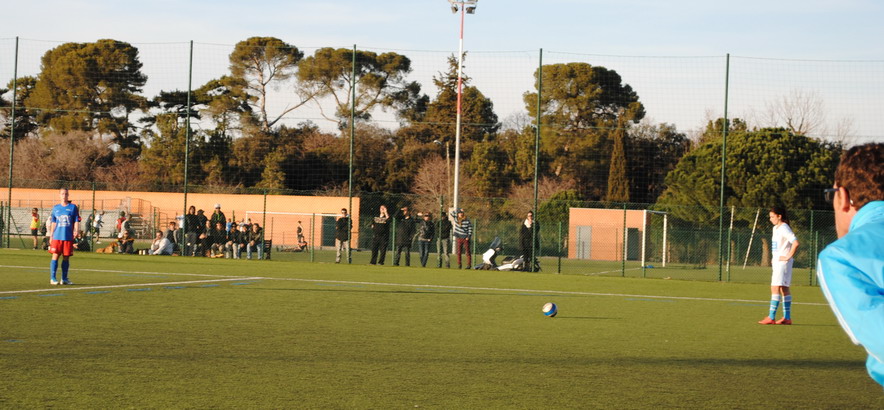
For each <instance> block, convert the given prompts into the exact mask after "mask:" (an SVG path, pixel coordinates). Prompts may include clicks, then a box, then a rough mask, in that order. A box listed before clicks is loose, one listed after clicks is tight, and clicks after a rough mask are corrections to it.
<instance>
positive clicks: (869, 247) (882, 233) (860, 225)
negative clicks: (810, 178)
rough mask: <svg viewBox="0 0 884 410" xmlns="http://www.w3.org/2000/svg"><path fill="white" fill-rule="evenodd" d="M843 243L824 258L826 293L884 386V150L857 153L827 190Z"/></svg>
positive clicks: (869, 147) (875, 147) (844, 161)
mask: <svg viewBox="0 0 884 410" xmlns="http://www.w3.org/2000/svg"><path fill="white" fill-rule="evenodd" d="M826 200H827V201H829V202H831V203H832V207H833V209H834V210H835V230H836V232H837V234H838V238H839V239H838V240H837V241H835V242H833V243H832V244H830V245H829V246H827V247H826V248H825V249H823V251H822V252H820V255H819V270H818V272H817V276H818V277H819V282H820V288H821V289H822V290H823V293H824V294H825V295H826V299H828V300H829V305H830V306H831V307H832V310H833V311H834V312H835V316H836V317H837V318H838V322H839V323H840V324H841V327H842V328H844V331H845V332H847V335H848V336H849V337H850V340H852V341H853V343H855V344H857V345H861V346H862V347H864V348H865V349H866V352H868V354H869V357H868V359H867V360H866V368H867V369H868V371H869V375H870V376H872V379H874V380H875V381H876V382H878V383H879V384H881V385H882V386H884V144H882V143H877V144H865V145H860V146H856V147H853V148H851V149H850V150H849V151H847V152H846V153H845V154H844V156H843V157H842V158H841V163H840V164H839V165H838V169H837V170H836V171H835V185H834V187H832V188H830V189H827V190H826Z"/></svg>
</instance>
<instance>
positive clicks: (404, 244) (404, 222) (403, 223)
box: [393, 206, 416, 266]
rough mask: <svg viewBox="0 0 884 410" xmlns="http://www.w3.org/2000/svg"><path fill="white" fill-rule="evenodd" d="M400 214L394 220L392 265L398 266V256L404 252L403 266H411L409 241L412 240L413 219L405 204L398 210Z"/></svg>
mask: <svg viewBox="0 0 884 410" xmlns="http://www.w3.org/2000/svg"><path fill="white" fill-rule="evenodd" d="M399 211H400V212H401V216H400V217H399V219H398V220H397V221H396V253H394V254H393V266H399V256H400V255H401V254H402V252H403V251H404V252H405V266H411V243H412V242H413V241H414V234H415V226H416V223H415V220H414V218H412V217H411V212H410V211H409V210H408V207H407V206H404V207H402V208H401V209H400V210H399Z"/></svg>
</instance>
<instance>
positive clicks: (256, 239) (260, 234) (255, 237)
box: [246, 222, 264, 259]
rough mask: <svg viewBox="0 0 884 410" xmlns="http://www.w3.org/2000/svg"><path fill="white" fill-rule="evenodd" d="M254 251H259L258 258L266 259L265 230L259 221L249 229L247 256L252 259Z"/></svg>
mask: <svg viewBox="0 0 884 410" xmlns="http://www.w3.org/2000/svg"><path fill="white" fill-rule="evenodd" d="M252 252H257V253H258V259H264V230H263V229H261V226H260V225H258V223H257V222H256V223H253V224H252V229H251V230H249V245H248V247H247V248H246V257H247V258H249V259H252Z"/></svg>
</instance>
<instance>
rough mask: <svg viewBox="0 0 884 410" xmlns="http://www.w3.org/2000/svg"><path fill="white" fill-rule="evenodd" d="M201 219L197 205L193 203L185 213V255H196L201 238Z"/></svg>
mask: <svg viewBox="0 0 884 410" xmlns="http://www.w3.org/2000/svg"><path fill="white" fill-rule="evenodd" d="M200 228H201V227H200V221H199V217H198V216H197V214H196V207H195V206H193V205H191V206H190V208H187V214H185V215H184V250H183V253H182V254H183V255H185V256H196V252H197V248H198V245H197V241H198V240H199V232H200V230H201V229H200Z"/></svg>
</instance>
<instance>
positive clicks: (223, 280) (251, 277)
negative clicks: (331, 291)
mask: <svg viewBox="0 0 884 410" xmlns="http://www.w3.org/2000/svg"><path fill="white" fill-rule="evenodd" d="M2 267H9V268H12V267H15V268H24V269H45V268H35V267H32V266H6V265H0V268H2ZM78 270H82V271H91V272H110V273H141V274H146V275H182V276H204V277H223V278H226V279H212V280H202V281H185V282H168V283H142V284H133V285H113V286H96V287H93V288H94V289H103V288H121V287H138V286H161V285H175V284H187V283H203V282H225V281H234V280H282V281H295V282H311V283H337V284H344V285H366V286H399V287H409V288H436V289H457V290H474V291H475V290H481V291H492V292H527V293H543V294H556V295H574V296H610V297H626V298H648V299H664V300H697V301H708V302H739V303H767V302H770V300H752V299H726V298H700V297H690V296H660V295H636V294H630V293H601V292H577V291H567V290H538V289H516V288H490V287H476V286H452V285H428V284H413V283H385V282H360V281H344V280H328V279H301V278H267V277H258V276H225V275H204V274H196V273H168V272H132V271H122V270H100V269H78ZM71 271H72V272H74V271H76V270H74V269H71ZM93 288H87V287H79V286H73V287H61V286H59V287H53V288H49V289H37V290H24V291H14V292H0V294H8V293H27V292H47V291H54V290H60V289H63V290H80V289H93ZM792 304H795V305H806V306H828V303H814V302H792Z"/></svg>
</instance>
